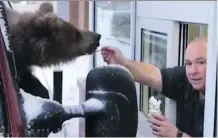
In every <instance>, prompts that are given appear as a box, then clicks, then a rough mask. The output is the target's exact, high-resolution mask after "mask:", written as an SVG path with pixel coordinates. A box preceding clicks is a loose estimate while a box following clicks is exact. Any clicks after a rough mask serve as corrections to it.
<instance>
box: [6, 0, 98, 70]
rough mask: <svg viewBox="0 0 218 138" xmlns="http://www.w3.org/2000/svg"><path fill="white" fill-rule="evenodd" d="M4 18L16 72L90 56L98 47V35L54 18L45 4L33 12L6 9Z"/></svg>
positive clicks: (46, 3)
mask: <svg viewBox="0 0 218 138" xmlns="http://www.w3.org/2000/svg"><path fill="white" fill-rule="evenodd" d="M6 15H7V19H8V23H9V30H10V33H11V38H12V42H11V46H12V47H13V49H14V53H15V60H16V63H17V64H18V68H19V67H20V68H23V67H26V66H31V65H36V66H41V67H42V66H50V65H58V64H60V63H65V62H67V61H71V60H72V59H75V58H76V57H79V56H82V55H86V54H92V53H93V52H94V51H95V50H96V49H97V47H98V46H99V41H100V38H101V35H100V34H97V33H94V32H90V31H82V30H80V29H78V28H76V27H75V26H74V25H73V24H71V23H69V22H67V21H65V20H63V19H62V18H60V17H58V16H57V15H56V14H55V13H54V10H53V5H52V4H51V3H48V2H44V3H42V4H41V5H40V6H39V8H38V9H37V10H36V11H35V12H22V13H21V12H18V11H15V10H13V9H6Z"/></svg>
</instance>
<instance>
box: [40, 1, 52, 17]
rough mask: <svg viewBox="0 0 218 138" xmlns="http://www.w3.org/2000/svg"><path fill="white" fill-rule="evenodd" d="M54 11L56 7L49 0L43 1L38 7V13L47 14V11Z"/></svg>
mask: <svg viewBox="0 0 218 138" xmlns="http://www.w3.org/2000/svg"><path fill="white" fill-rule="evenodd" d="M53 12H54V7H53V5H52V3H49V2H43V3H42V4H41V5H40V6H39V9H38V13H39V14H41V15H45V14H47V13H53Z"/></svg>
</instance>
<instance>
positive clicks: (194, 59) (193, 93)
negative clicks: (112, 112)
mask: <svg viewBox="0 0 218 138" xmlns="http://www.w3.org/2000/svg"><path fill="white" fill-rule="evenodd" d="M101 54H102V57H103V59H104V61H105V62H106V63H108V64H121V65H123V66H125V67H126V68H127V69H129V70H130V72H131V73H132V75H133V77H134V79H135V81H137V82H139V83H141V84H143V85H147V86H150V87H151V88H153V89H154V90H156V91H159V92H161V93H162V94H163V95H165V96H166V97H168V98H170V99H173V100H175V101H176V102H177V123H176V126H175V125H173V124H172V123H171V122H169V121H168V120H167V119H166V118H165V117H164V116H163V115H157V114H152V116H151V117H149V118H148V121H149V122H150V123H151V128H152V130H153V132H152V133H153V134H154V135H157V136H159V137H203V122H204V93H205V79H206V63H207V62H206V61H207V55H206V54H207V40H206V39H204V38H197V39H195V40H193V41H192V42H191V43H189V45H188V46H187V49H186V52H185V66H184V67H173V68H164V69H160V68H158V67H156V66H154V65H152V64H148V63H145V62H143V63H141V62H136V61H132V60H128V59H126V58H125V57H124V56H123V54H122V52H121V51H120V50H119V49H117V48H114V47H109V46H106V47H103V48H102V51H101Z"/></svg>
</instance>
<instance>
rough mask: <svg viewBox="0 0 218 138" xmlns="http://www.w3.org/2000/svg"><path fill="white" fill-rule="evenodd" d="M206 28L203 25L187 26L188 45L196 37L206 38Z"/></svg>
mask: <svg viewBox="0 0 218 138" xmlns="http://www.w3.org/2000/svg"><path fill="white" fill-rule="evenodd" d="M207 34H208V26H207V25H203V24H191V23H190V24H188V43H190V42H191V41H192V40H193V39H195V38H197V37H207Z"/></svg>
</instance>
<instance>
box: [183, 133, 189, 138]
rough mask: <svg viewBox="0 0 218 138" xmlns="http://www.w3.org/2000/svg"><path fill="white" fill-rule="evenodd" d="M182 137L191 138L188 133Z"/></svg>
mask: <svg viewBox="0 0 218 138" xmlns="http://www.w3.org/2000/svg"><path fill="white" fill-rule="evenodd" d="M182 137H183V138H191V136H189V135H188V134H186V133H183V135H182Z"/></svg>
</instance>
